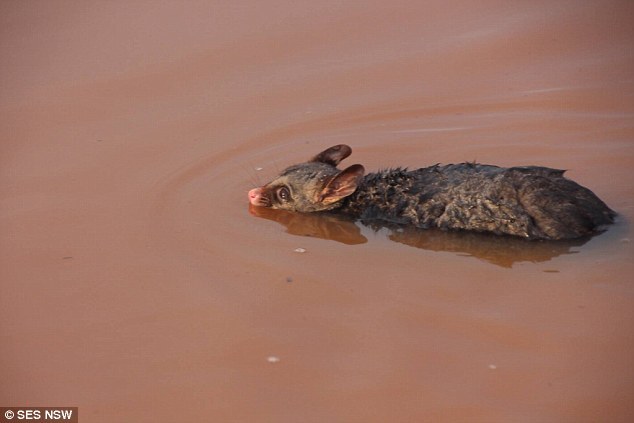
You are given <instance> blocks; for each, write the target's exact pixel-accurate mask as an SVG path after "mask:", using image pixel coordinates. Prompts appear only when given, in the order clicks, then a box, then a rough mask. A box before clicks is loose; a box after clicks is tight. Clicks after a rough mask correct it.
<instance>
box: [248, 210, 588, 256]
mask: <svg viewBox="0 0 634 423" xmlns="http://www.w3.org/2000/svg"><path fill="white" fill-rule="evenodd" d="M249 212H250V213H251V214H252V215H253V216H256V217H260V218H263V219H268V220H272V221H275V222H278V223H280V224H282V225H283V226H285V227H286V231H287V232H288V233H290V234H292V235H299V236H307V237H313V238H320V239H326V240H331V241H336V242H340V243H343V244H348V245H355V244H363V243H366V242H368V239H367V238H366V237H365V236H364V235H363V234H362V233H361V228H360V227H359V226H358V224H357V223H355V220H354V219H352V218H349V217H346V216H341V215H335V214H328V213H316V214H311V213H295V212H289V211H286V210H275V209H271V208H265V207H257V206H253V205H249ZM360 224H362V225H364V226H366V227H368V228H371V229H372V230H373V231H375V232H378V231H387V237H388V238H389V239H390V240H392V241H395V242H398V243H401V244H405V245H409V246H412V247H416V248H422V249H424V250H430V251H445V252H452V253H458V254H461V255H465V256H472V257H476V258H478V259H481V260H485V261H487V262H489V263H492V264H495V265H498V266H502V267H512V266H513V264H514V263H519V262H535V263H537V262H546V261H549V260H551V259H553V258H555V257H557V256H561V255H565V254H574V253H575V252H576V251H575V247H579V246H581V245H583V244H585V243H586V242H587V241H588V240H589V239H590V238H591V237H584V238H577V239H574V240H560V241H541V242H539V241H538V242H536V241H530V240H526V239H522V238H517V237H500V236H496V235H492V234H487V233H477V232H467V231H443V230H438V229H420V228H416V227H412V226H407V225H395V224H390V223H387V222H383V221H378V220H372V221H360Z"/></svg>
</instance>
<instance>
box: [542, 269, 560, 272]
mask: <svg viewBox="0 0 634 423" xmlns="http://www.w3.org/2000/svg"><path fill="white" fill-rule="evenodd" d="M543 272H544V273H559V270H557V269H544V270H543Z"/></svg>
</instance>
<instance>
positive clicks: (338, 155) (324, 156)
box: [310, 144, 352, 166]
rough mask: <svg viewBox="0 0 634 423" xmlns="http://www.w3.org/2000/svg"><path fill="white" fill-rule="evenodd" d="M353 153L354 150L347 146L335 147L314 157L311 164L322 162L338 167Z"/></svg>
mask: <svg viewBox="0 0 634 423" xmlns="http://www.w3.org/2000/svg"><path fill="white" fill-rule="evenodd" d="M350 153H352V149H351V148H350V147H348V146H347V145H345V144H339V145H335V146H334V147H330V148H329V149H327V150H324V151H322V152H321V153H319V154H317V155H316V156H315V157H313V158H312V159H311V160H310V161H311V162H322V163H326V164H329V165H333V166H337V165H338V164H339V162H340V161H342V160H343V159H345V158H346V157H348V156H349V155H350Z"/></svg>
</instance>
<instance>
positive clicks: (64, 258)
mask: <svg viewBox="0 0 634 423" xmlns="http://www.w3.org/2000/svg"><path fill="white" fill-rule="evenodd" d="M72 258H73V257H72V256H66V257H62V260H70V259H72Z"/></svg>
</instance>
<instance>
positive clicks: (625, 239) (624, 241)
mask: <svg viewBox="0 0 634 423" xmlns="http://www.w3.org/2000/svg"><path fill="white" fill-rule="evenodd" d="M621 242H622V243H623V244H627V243H628V242H630V239H629V238H623V239H621Z"/></svg>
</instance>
